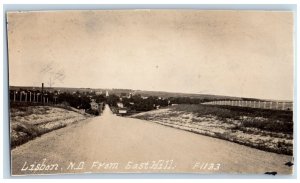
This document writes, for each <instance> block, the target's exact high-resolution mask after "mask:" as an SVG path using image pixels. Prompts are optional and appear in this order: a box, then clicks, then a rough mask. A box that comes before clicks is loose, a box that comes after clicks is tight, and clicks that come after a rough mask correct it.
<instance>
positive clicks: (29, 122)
mask: <svg viewBox="0 0 300 183" xmlns="http://www.w3.org/2000/svg"><path fill="white" fill-rule="evenodd" d="M89 117H91V115H88V114H83V113H80V112H79V111H76V110H75V109H74V110H72V109H64V108H61V107H53V106H26V107H12V108H11V111H10V138H11V147H15V146H18V145H21V144H23V143H25V142H27V141H29V140H31V139H34V138H35V137H37V136H40V135H42V134H45V133H47V132H50V131H53V130H56V129H59V128H63V127H65V126H67V125H69V124H72V123H75V122H78V121H81V120H85V119H87V118H89Z"/></svg>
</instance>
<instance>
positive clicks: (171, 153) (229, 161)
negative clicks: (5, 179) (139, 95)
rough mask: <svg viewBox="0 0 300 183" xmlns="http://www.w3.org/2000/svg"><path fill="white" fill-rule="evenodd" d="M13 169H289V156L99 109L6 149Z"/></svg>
mask: <svg viewBox="0 0 300 183" xmlns="http://www.w3.org/2000/svg"><path fill="white" fill-rule="evenodd" d="M11 154H12V159H11V161H12V173H13V174H14V175H20V174H56V173H79V172H80V173H82V172H162V173H167V172H195V173H248V174H256V173H258V174H264V173H265V172H268V171H269V172H270V171H272V172H273V171H275V172H277V173H278V174H290V173H292V168H291V167H288V166H286V165H285V163H286V162H288V161H292V157H291V156H286V155H279V154H274V153H268V152H264V151H260V150H257V149H253V148H249V147H246V146H242V145H238V144H235V143H231V142H227V141H224V140H220V139H215V138H211V137H206V136H202V135H197V134H193V133H190V132H186V131H182V130H178V129H174V128H170V127H165V126H162V125H159V124H154V123H151V122H147V121H143V120H138V119H132V118H124V117H119V116H115V115H113V114H112V112H111V110H110V109H109V107H108V106H106V108H105V110H104V112H103V115H102V116H100V117H96V118H91V119H88V120H85V121H81V122H79V123H77V124H73V125H70V126H68V127H66V128H63V129H59V130H56V131H53V132H50V133H48V134H45V135H43V136H41V137H39V138H36V139H35V140H32V141H30V142H28V143H26V144H23V145H21V146H19V147H17V148H15V149H13V150H12V151H11Z"/></svg>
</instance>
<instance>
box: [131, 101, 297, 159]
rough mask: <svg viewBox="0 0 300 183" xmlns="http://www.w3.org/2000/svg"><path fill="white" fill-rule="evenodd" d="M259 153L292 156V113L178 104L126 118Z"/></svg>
mask: <svg viewBox="0 0 300 183" xmlns="http://www.w3.org/2000/svg"><path fill="white" fill-rule="evenodd" d="M130 117H132V118H138V119H143V120H149V121H153V122H155V123H159V124H162V125H165V126H170V127H174V128H178V129H182V130H186V131H190V132H194V133H198V134H202V135H207V136H211V137H216V138H220V139H224V140H228V141H231V142H236V143H239V144H242V145H246V146H250V147H254V148H257V149H260V150H265V151H269V152H275V153H279V154H287V155H292V154H293V120H292V118H293V114H292V111H275V110H264V109H251V108H242V107H230V106H205V105H178V106H172V107H169V108H165V109H160V110H155V111H149V112H143V113H139V114H135V115H132V116H130Z"/></svg>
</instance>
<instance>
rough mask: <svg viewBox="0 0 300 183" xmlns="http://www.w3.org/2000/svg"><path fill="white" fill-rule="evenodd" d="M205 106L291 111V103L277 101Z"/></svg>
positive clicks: (214, 103)
mask: <svg viewBox="0 0 300 183" xmlns="http://www.w3.org/2000/svg"><path fill="white" fill-rule="evenodd" d="M202 104H205V105H227V106H239V107H251V108H261V109H273V110H290V111H292V110H293V102H279V101H275V102H274V101H247V100H220V101H211V102H205V103H202Z"/></svg>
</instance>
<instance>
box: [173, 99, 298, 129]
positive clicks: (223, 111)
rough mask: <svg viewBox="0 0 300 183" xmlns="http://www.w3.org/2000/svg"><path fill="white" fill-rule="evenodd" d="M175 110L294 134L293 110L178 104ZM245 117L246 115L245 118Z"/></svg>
mask: <svg viewBox="0 0 300 183" xmlns="http://www.w3.org/2000/svg"><path fill="white" fill-rule="evenodd" d="M171 110H173V111H185V112H192V113H194V114H196V115H197V117H205V116H216V117H217V118H218V119H219V120H222V121H224V122H227V121H228V119H233V120H239V121H240V122H241V124H240V126H238V127H237V128H240V129H243V128H246V127H252V128H257V129H260V130H264V131H270V132H282V133H287V134H293V112H292V111H281V110H269V109H255V108H247V107H236V106H213V105H201V104H200V105H186V104H183V105H177V106H172V107H171ZM243 117H246V118H245V119H244V118H243Z"/></svg>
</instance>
